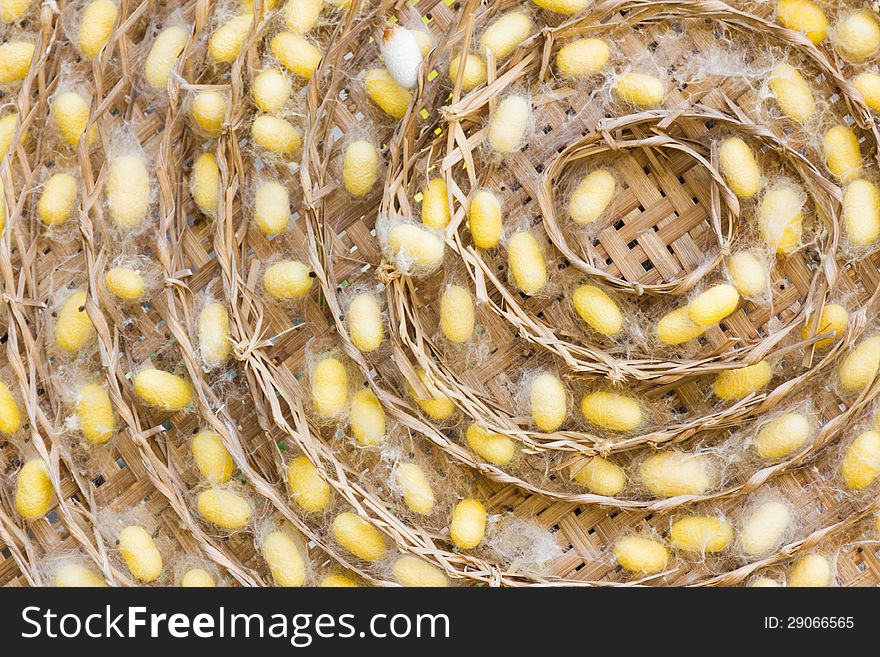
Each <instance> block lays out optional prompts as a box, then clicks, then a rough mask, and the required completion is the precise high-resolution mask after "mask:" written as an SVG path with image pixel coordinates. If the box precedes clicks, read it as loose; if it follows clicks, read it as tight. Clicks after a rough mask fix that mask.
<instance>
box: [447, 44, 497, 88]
mask: <svg viewBox="0 0 880 657" xmlns="http://www.w3.org/2000/svg"><path fill="white" fill-rule="evenodd" d="M460 66H461V55H456V56H455V57H453V58H452V59H451V60H450V61H449V79H450V80H451V81H452V83H453V84H455V82H456V80H458V69H459V67H460ZM487 79H488V71H487V69H486V61H485V60H484V59H483V58H482V57H480V56H479V55H474V54H473V53H468V54H467V56H466V57H465V60H464V73H463V74H462V76H461V90H462V91H471V90H473V89H476V88H477V87H479V86H480V85H481V84H483V83H484V82H485V81H486V80H487Z"/></svg>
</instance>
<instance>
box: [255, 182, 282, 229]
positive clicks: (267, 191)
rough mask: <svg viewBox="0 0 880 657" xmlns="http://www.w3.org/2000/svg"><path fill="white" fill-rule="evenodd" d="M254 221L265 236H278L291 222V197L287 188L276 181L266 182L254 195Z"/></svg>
mask: <svg viewBox="0 0 880 657" xmlns="http://www.w3.org/2000/svg"><path fill="white" fill-rule="evenodd" d="M254 219H255V220H256V222H257V227H258V228H259V229H260V230H261V231H262V232H263V234H264V235H277V234H278V233H281V232H283V231H284V229H285V228H287V223H288V222H289V221H290V195H289V194H288V192H287V187H285V186H284V185H282V184H281V183H277V182H275V181H269V182H264V183H263V184H262V185H260V186H259V187H258V188H257V193H256V194H255V195H254Z"/></svg>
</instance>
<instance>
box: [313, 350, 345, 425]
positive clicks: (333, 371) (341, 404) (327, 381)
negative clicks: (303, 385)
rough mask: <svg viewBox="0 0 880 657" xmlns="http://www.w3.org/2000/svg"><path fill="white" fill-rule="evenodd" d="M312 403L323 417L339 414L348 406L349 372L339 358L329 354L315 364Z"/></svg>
mask: <svg viewBox="0 0 880 657" xmlns="http://www.w3.org/2000/svg"><path fill="white" fill-rule="evenodd" d="M312 403H314V405H315V411H317V413H318V415H319V416H320V417H322V418H329V417H333V416H334V415H338V414H340V413H342V412H343V411H344V410H345V409H346V407H347V406H348V372H346V371H345V365H343V364H342V363H341V362H339V360H338V359H336V358H333V357H332V356H328V357H327V358H324V359H323V360H321V361H320V362H319V363H318V364H317V365H315V369H314V371H313V372H312Z"/></svg>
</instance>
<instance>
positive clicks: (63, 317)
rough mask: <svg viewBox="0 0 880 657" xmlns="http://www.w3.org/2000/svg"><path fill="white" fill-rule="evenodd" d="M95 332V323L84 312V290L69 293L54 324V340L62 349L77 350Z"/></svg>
mask: <svg viewBox="0 0 880 657" xmlns="http://www.w3.org/2000/svg"><path fill="white" fill-rule="evenodd" d="M94 334H95V325H94V324H92V320H91V319H90V318H89V314H88V313H87V312H86V292H85V290H80V291H79V292H74V293H73V294H71V295H70V296H69V297H68V298H67V301H65V302H64V305H63V306H61V312H59V313H58V322H57V323H56V324H55V342H56V343H57V344H58V346H59V347H60V348H61V349H63V350H64V351H69V352H73V351H79V350H80V349H82V348H83V347H84V346H85V345H86V343H87V342H89V340H91V339H92V336H93V335H94Z"/></svg>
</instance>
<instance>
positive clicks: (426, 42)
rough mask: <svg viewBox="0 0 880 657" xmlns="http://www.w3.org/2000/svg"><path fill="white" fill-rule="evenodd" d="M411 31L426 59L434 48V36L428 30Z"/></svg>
mask: <svg viewBox="0 0 880 657" xmlns="http://www.w3.org/2000/svg"><path fill="white" fill-rule="evenodd" d="M410 32H412V35H413V38H415V40H416V43H418V44H419V52H421V53H422V58H423V59H424V58H425V57H427V56H428V53H429V52H431V50H433V49H434V36H433V35H432V34H431V33H430V32H428V31H427V30H419V29H410Z"/></svg>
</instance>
